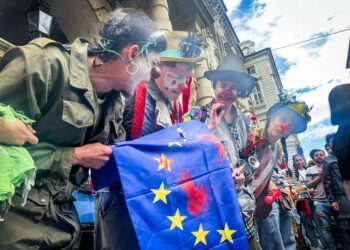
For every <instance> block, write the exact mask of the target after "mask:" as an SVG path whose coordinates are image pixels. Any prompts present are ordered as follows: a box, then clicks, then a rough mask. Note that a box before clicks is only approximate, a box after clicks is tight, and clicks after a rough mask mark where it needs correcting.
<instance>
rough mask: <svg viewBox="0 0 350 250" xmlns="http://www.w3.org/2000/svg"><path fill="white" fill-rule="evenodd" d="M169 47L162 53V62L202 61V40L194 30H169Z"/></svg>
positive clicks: (167, 34) (167, 33)
mask: <svg viewBox="0 0 350 250" xmlns="http://www.w3.org/2000/svg"><path fill="white" fill-rule="evenodd" d="M165 34H166V37H167V41H168V44H167V49H166V50H165V51H163V52H161V53H160V61H161V62H192V63H196V62H199V61H202V60H203V59H204V57H201V56H200V54H201V41H200V40H199V38H198V37H197V35H196V34H195V33H193V32H186V31H167V32H165Z"/></svg>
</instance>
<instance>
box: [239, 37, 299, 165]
mask: <svg viewBox="0 0 350 250" xmlns="http://www.w3.org/2000/svg"><path fill="white" fill-rule="evenodd" d="M254 45H255V44H254V42H252V41H244V42H242V43H241V44H240V46H241V50H242V53H243V54H244V56H245V67H246V69H247V72H248V73H249V74H250V75H252V76H254V77H256V78H257V79H258V81H257V85H256V88H255V89H254V90H253V93H252V94H251V100H252V105H251V106H252V107H253V112H254V114H255V115H256V117H257V123H258V126H259V127H265V125H266V119H267V111H268V109H269V108H270V107H271V106H272V105H273V104H275V103H277V102H279V95H280V94H281V93H282V90H283V85H282V81H281V78H280V76H279V73H278V70H277V67H276V64H275V60H274V58H273V55H272V52H271V49H270V48H265V49H263V50H259V51H255V48H254ZM286 144H287V152H288V165H289V167H291V166H292V164H293V163H292V157H293V155H295V154H297V153H301V151H300V150H301V146H300V141H299V138H298V136H297V135H290V136H289V137H288V138H287V140H286Z"/></svg>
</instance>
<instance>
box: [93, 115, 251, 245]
mask: <svg viewBox="0 0 350 250" xmlns="http://www.w3.org/2000/svg"><path fill="white" fill-rule="evenodd" d="M113 155H114V158H113V159H111V161H110V162H109V163H108V164H107V165H106V166H105V167H104V168H102V169H101V170H97V171H93V175H92V179H93V183H94V186H95V188H97V189H99V188H102V187H104V186H106V185H109V184H110V183H112V182H114V181H116V180H117V178H119V176H120V180H121V182H122V185H123V191H124V195H125V199H126V203H127V206H128V209H129V213H130V216H131V219H132V222H133V225H134V228H135V231H136V235H137V237H138V240H139V245H140V247H141V248H142V249H152V250H154V249H167V250H170V249H240V250H241V249H249V244H248V241H247V237H246V233H245V229H244V224H243V221H242V217H241V214H240V208H239V205H238V201H237V195H236V191H235V187H234V183H233V180H232V176H231V168H230V165H229V162H228V159H227V156H226V152H225V150H224V148H223V145H222V144H221V143H220V141H219V140H218V139H217V138H216V137H215V136H214V135H213V134H212V133H211V132H210V131H209V130H208V129H207V128H206V126H205V125H204V124H203V123H200V122H197V121H191V122H186V123H181V124H179V125H175V126H172V127H170V128H167V129H163V130H161V131H159V132H157V133H154V134H151V135H148V136H145V137H143V138H140V139H138V140H135V141H130V142H123V143H118V144H116V145H114V147H113ZM118 174H119V175H118Z"/></svg>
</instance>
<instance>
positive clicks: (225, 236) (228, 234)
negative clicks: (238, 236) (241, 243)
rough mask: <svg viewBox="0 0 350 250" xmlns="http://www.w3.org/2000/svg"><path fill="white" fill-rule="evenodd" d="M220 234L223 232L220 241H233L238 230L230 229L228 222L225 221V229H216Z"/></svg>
mask: <svg viewBox="0 0 350 250" xmlns="http://www.w3.org/2000/svg"><path fill="white" fill-rule="evenodd" d="M216 231H218V233H219V234H221V241H220V243H222V242H224V241H225V240H228V241H229V242H231V243H233V239H232V234H234V233H235V232H236V231H237V230H230V229H229V228H228V225H227V223H225V228H224V230H216Z"/></svg>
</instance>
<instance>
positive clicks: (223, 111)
mask: <svg viewBox="0 0 350 250" xmlns="http://www.w3.org/2000/svg"><path fill="white" fill-rule="evenodd" d="M224 114H225V110H221V112H220V114H219V115H218V118H219V119H220V120H221V119H222V117H223V116H224Z"/></svg>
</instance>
